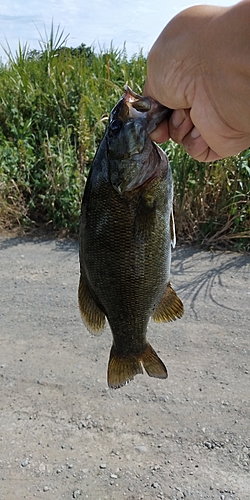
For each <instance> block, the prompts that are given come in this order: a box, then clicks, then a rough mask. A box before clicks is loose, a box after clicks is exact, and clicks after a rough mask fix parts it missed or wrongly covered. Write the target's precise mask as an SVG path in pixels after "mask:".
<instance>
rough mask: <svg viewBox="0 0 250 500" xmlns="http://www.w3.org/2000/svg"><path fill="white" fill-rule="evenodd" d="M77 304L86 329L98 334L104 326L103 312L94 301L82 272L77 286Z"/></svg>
mask: <svg viewBox="0 0 250 500" xmlns="http://www.w3.org/2000/svg"><path fill="white" fill-rule="evenodd" d="M78 304H79V309H80V312H81V316H82V319H83V321H84V323H85V325H86V327H87V329H88V330H89V331H90V332H91V333H93V334H95V335H100V334H101V333H102V331H103V329H104V326H105V314H104V313H103V312H102V311H101V309H100V308H99V307H98V306H97V304H96V303H95V301H94V299H93V297H92V295H91V293H90V290H89V287H88V284H87V282H86V280H85V279H84V276H83V275H82V274H81V276H80V281H79V287H78Z"/></svg>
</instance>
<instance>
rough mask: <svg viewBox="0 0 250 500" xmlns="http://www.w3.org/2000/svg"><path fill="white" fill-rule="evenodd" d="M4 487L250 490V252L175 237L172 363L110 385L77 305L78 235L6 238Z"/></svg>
mask: <svg viewBox="0 0 250 500" xmlns="http://www.w3.org/2000/svg"><path fill="white" fill-rule="evenodd" d="M0 251H1V254H0V255H1V258H0V268H1V269H0V276H1V308H0V338H1V351H0V379H1V381H0V384H1V394H0V406H1V414H0V498H1V500H13V499H19V500H21V499H24V498H25V499H32V498H38V499H42V500H44V499H48V500H50V499H54V500H60V499H68V500H69V499H71V498H79V500H82V499H90V500H99V499H100V500H104V499H108V500H122V499H127V500H132V499H135V500H140V499H148V500H154V499H159V498H160V499H171V500H175V499H178V500H179V499H182V498H185V499H189V498H190V499H194V500H200V499H219V500H249V499H250V384H249V382H250V366H249V355H250V342H249V323H250V307H249V306H250V257H249V256H244V255H240V254H231V253H218V252H216V253H209V252H208V253H205V252H201V251H199V250H195V249H188V248H180V247H179V248H178V247H177V249H176V250H175V251H174V252H173V259H172V283H173V286H174V288H175V289H176V291H178V293H179V295H180V297H181V298H182V300H183V302H184V305H185V315H184V317H183V319H181V320H178V321H176V322H174V323H171V324H167V325H159V324H154V323H153V322H152V323H150V325H149V335H148V336H149V339H150V341H151V343H152V345H153V346H154V348H155V349H156V350H157V352H159V353H160V356H161V357H162V359H163V360H164V361H165V363H166V365H167V367H168V370H169V379H168V380H165V381H161V380H157V379H150V378H149V377H148V376H147V375H146V374H144V375H139V376H137V377H136V378H135V380H134V381H133V382H131V383H130V384H129V385H127V386H125V387H124V388H122V389H119V390H116V391H111V390H109V389H108V388H107V384H106V369H107V362H108V357H109V349H110V345H111V334H110V331H109V329H108V328H107V329H106V330H105V332H104V333H103V335H102V336H100V337H93V336H91V335H90V334H89V333H88V332H87V331H86V329H85V328H84V326H83V324H82V322H81V319H80V315H79V312H78V307H77V286H78V276H79V265H78V245H77V243H76V242H74V241H67V240H66V241H62V240H52V239H49V238H33V239H32V238H27V237H26V238H17V237H15V238H4V237H2V238H0Z"/></svg>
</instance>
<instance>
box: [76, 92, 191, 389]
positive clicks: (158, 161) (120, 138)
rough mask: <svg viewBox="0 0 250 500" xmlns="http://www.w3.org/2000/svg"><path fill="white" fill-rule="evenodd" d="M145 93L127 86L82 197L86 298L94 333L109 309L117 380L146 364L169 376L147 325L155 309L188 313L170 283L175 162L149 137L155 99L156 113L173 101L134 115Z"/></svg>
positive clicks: (163, 316)
mask: <svg viewBox="0 0 250 500" xmlns="http://www.w3.org/2000/svg"><path fill="white" fill-rule="evenodd" d="M130 99H131V100H130ZM145 99H148V98H142V97H140V96H137V94H134V93H133V92H132V91H131V90H130V89H127V90H126V92H125V95H124V96H123V98H122V99H121V100H120V101H119V103H118V104H117V106H116V107H115V108H114V110H113V111H112V112H111V117H110V122H109V126H108V128H107V131H106V133H105V136H104V138H103V141H102V143H101V145H100V147H99V149H98V151H97V154H96V157H95V159H94V162H93V166H92V169H91V171H90V174H89V177H88V180H87V184H86V188H85V192H84V196H83V203H82V213H81V223H80V270H81V275H80V283H79V306H80V311H81V314H82V317H83V320H84V322H85V324H86V326H87V327H88V329H89V330H90V331H92V332H93V333H101V331H102V329H103V327H104V323H105V317H106V318H107V320H108V322H109V324H110V327H111V331H112V334H113V346H112V349H111V353H110V360H109V367H108V384H109V386H110V387H114V388H116V387H121V386H122V385H124V384H125V383H127V382H128V381H129V380H131V379H132V378H133V377H134V375H136V374H137V373H142V365H143V366H144V368H145V370H146V371H147V373H148V374H149V375H150V376H155V377H159V378H166V377H167V369H166V367H165V365H164V364H163V362H162V361H161V360H160V358H159V357H158V355H157V354H156V352H155V351H154V350H153V348H152V347H151V346H150V344H149V343H148V342H147V338H146V332H147V325H148V321H149V318H150V316H153V317H154V316H155V318H154V319H156V321H170V320H173V319H176V317H180V316H181V315H182V313H183V305H182V303H181V301H180V299H179V298H178V296H177V295H176V293H175V292H174V290H173V289H172V287H171V285H170V283H169V274H170V259H171V240H172V239H173V218H172V201H173V185H172V174H171V168H170V165H169V162H168V160H167V157H166V155H165V153H163V151H162V150H161V149H160V148H159V147H158V146H156V145H155V144H153V143H152V142H151V140H150V139H149V137H148V133H149V132H148V130H149V129H150V126H151V121H152V120H150V118H151V117H150V111H151V113H152V110H151V108H152V106H155V107H156V111H153V119H154V120H155V121H156V117H155V115H156V114H158V115H159V120H160V118H161V116H162V113H163V111H164V110H166V109H167V108H164V107H163V106H161V105H160V104H158V103H156V102H155V101H153V100H151V101H150V107H149V109H147V110H146V111H145V109H143V110H142V111H140V110H139V111H138V110H137V111H136V113H135V116H133V114H134V109H132V110H131V108H132V106H131V103H132V104H135V105H136V106H137V105H138V102H139V107H140V105H142V106H143V105H144V102H145ZM146 105H147V106H148V101H146ZM163 108H164V109H163ZM165 113H166V111H165ZM163 114H164V113H163ZM131 115H132V116H131ZM148 115H149V116H148ZM148 122H149V125H148ZM127 124H128V125H127ZM155 126H156V125H155ZM126 127H127V128H128V130H126ZM142 131H143V132H144V137H143V138H142ZM138 135H139V138H138ZM131 137H132V139H131ZM140 141H141V143H140ZM138 142H139V146H138V147H137V145H138ZM124 145H125V151H124V152H123V148H124ZM131 165H132V166H131ZM131 170H132V172H131ZM145 171H146V174H145Z"/></svg>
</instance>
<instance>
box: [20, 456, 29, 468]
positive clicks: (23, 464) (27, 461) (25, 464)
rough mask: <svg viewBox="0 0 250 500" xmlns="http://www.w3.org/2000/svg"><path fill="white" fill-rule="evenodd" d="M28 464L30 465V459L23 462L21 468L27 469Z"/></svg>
mask: <svg viewBox="0 0 250 500" xmlns="http://www.w3.org/2000/svg"><path fill="white" fill-rule="evenodd" d="M28 463H29V460H28V458H25V460H23V461H22V463H21V466H22V467H26V466H27V465H28Z"/></svg>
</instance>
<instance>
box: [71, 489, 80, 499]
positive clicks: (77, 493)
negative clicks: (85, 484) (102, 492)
mask: <svg viewBox="0 0 250 500" xmlns="http://www.w3.org/2000/svg"><path fill="white" fill-rule="evenodd" d="M79 495H81V492H80V490H75V491H73V498H77V497H79Z"/></svg>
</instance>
